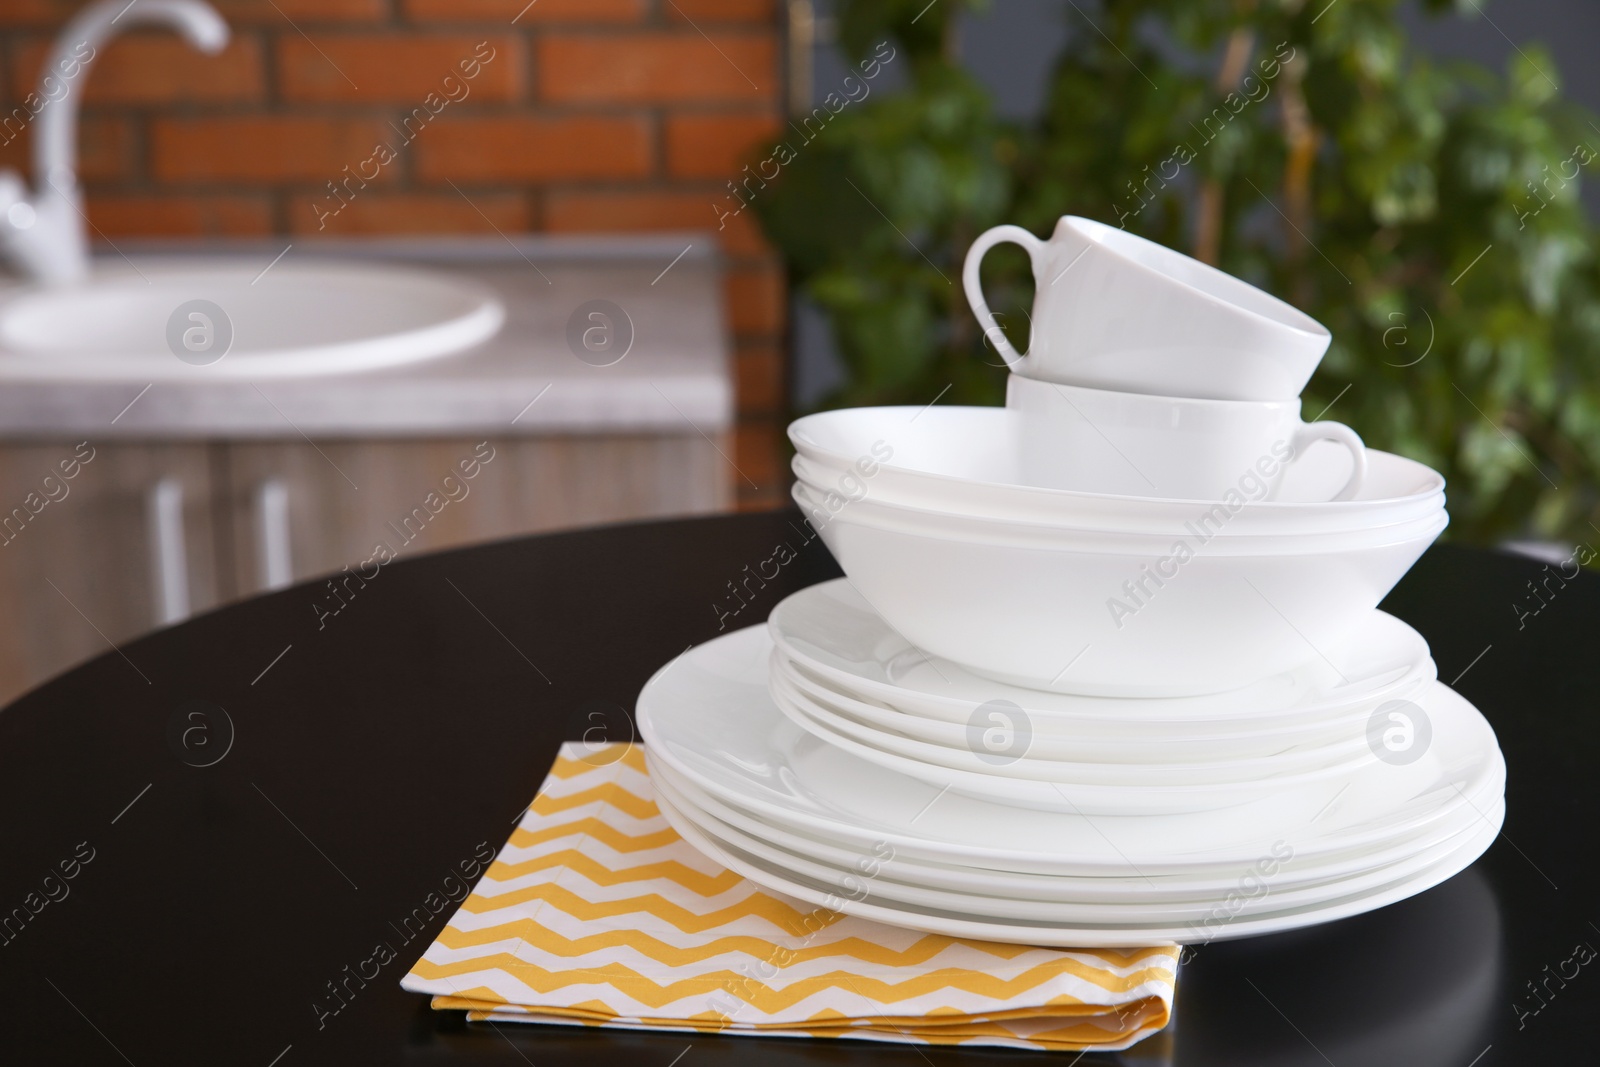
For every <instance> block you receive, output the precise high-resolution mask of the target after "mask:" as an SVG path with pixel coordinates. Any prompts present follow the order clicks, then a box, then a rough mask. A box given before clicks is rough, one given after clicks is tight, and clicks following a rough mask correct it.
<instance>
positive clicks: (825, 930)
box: [401, 743, 1178, 1051]
mask: <svg viewBox="0 0 1600 1067" xmlns="http://www.w3.org/2000/svg"><path fill="white" fill-rule="evenodd" d="M654 798H655V793H654V791H653V790H652V789H651V786H650V778H649V775H648V774H647V773H646V771H645V763H644V751H643V749H642V748H641V747H639V746H637V745H607V746H601V747H593V746H585V745H583V744H580V743H569V744H567V745H564V746H562V749H561V755H560V756H559V757H558V758H557V760H556V763H555V766H554V767H552V768H551V770H550V774H549V776H548V777H547V778H546V779H545V782H544V785H543V786H541V787H540V789H539V795H538V796H536V797H535V798H534V800H533V803H532V804H531V805H530V806H529V808H528V811H527V813H526V814H525V815H524V816H523V818H522V821H521V823H520V824H519V825H518V827H517V829H516V831H515V832H514V833H513V834H512V835H511V840H510V841H508V842H507V843H506V845H505V847H504V848H503V849H501V851H500V855H499V857H498V858H497V859H496V860H495V862H494V864H493V865H492V866H490V868H489V869H488V871H486V872H485V873H484V875H483V878H482V879H481V880H480V881H479V882H478V884H477V886H475V887H474V888H473V890H472V893H471V895H470V896H468V897H467V899H466V900H464V901H463V902H462V904H461V907H460V909H459V910H458V911H457V912H456V914H455V915H454V916H453V917H452V918H451V919H450V922H449V925H447V926H446V927H445V928H444V930H443V931H442V932H441V933H440V935H439V938H438V940H436V941H435V942H434V943H433V944H432V945H431V946H429V948H428V951H427V952H426V953H424V954H423V956H422V958H421V959H420V960H418V961H417V963H416V965H415V966H413V967H412V968H411V972H410V973H409V974H407V975H406V977H405V978H404V980H402V982H401V985H402V986H403V987H404V988H405V989H408V990H410V991H411V992H414V993H429V994H432V995H433V1006H434V1007H435V1008H440V1009H465V1010H466V1011H467V1012H468V1018H469V1019H472V1020H475V1021H482V1020H489V1021H492V1022H501V1021H506V1022H529V1023H563V1024H568V1025H571V1024H575V1023H581V1024H584V1025H589V1026H612V1027H624V1028H630V1029H650V1030H694V1031H699V1032H719V1031H720V1032H727V1033H759V1034H763V1035H782V1036H794V1037H851V1038H869V1039H875V1040H882V1041H899V1042H912V1043H926V1044H935V1045H1006V1046H1014V1047H1020V1048H1035V1049H1041V1048H1042V1049H1060V1050H1079V1049H1105V1050H1112V1049H1123V1048H1127V1047H1128V1046H1129V1045H1132V1044H1133V1043H1134V1042H1136V1041H1139V1040H1140V1039H1141V1038H1144V1037H1146V1036H1148V1035H1150V1034H1152V1033H1155V1032H1156V1031H1157V1030H1160V1029H1161V1028H1162V1027H1164V1026H1165V1025H1166V1024H1167V1020H1168V1018H1169V1013H1170V1011H1171V1007H1172V999H1173V993H1174V982H1175V978H1176V971H1177V958H1178V950H1177V946H1175V945H1172V946H1166V947H1161V948H1142V949H1128V950H1124V951H1118V950H1107V949H1095V950H1081V951H1068V950H1063V949H1043V948H1030V947H1027V946H1024V945H1011V944H1001V943H999V942H989V941H971V940H965V939H961V938H952V937H944V936H940V935H935V934H927V933H921V932H919V931H915V930H907V929H904V928H902V927H897V926H889V925H886V924H883V923H877V922H872V921H869V920H866V919H860V918H855V917H852V916H847V915H842V914H840V913H838V912H835V911H831V910H829V909H826V908H819V907H813V906H811V905H808V904H805V903H803V902H801V901H798V900H795V899H793V898H790V897H786V896H782V895H780V894H777V893H772V892H769V891H767V890H765V889H762V888H760V887H759V886H757V885H755V884H754V883H752V882H750V881H748V880H746V879H744V878H742V877H740V876H739V875H736V874H734V873H733V872H732V871H729V870H726V869H724V868H722V867H720V866H718V865H717V864H716V863H715V862H714V861H712V860H710V859H708V858H706V857H705V856H703V855H702V854H701V853H699V852H698V851H696V850H695V849H694V848H693V847H692V846H690V845H689V844H688V843H687V842H686V841H684V840H683V839H682V838H681V837H679V836H678V834H677V833H676V832H674V831H673V829H672V828H671V827H670V826H669V825H667V822H666V820H665V819H663V818H662V816H661V814H660V812H659V811H658V810H657V808H656V804H655V799H654ZM1151 1051H1154V1050H1151Z"/></svg>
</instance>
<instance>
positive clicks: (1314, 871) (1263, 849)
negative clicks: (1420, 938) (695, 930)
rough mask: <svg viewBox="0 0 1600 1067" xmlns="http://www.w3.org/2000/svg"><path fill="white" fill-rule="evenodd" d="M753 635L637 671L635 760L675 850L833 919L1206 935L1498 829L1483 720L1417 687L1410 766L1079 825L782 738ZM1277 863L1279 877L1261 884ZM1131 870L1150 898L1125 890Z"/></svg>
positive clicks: (1334, 892)
mask: <svg viewBox="0 0 1600 1067" xmlns="http://www.w3.org/2000/svg"><path fill="white" fill-rule="evenodd" d="M772 648H773V646H772V644H771V640H770V638H769V637H768V635H767V633H766V631H765V630H764V628H761V627H752V628H748V629H746V630H742V631H736V632H734V633H732V634H728V635H725V636H723V637H720V638H717V639H715V640H713V641H711V642H708V643H707V644H705V645H702V646H699V647H697V648H695V649H691V650H690V651H689V652H687V653H685V654H684V655H683V656H681V657H679V658H678V659H676V660H675V661H674V662H673V663H672V664H670V665H669V666H668V667H667V668H665V669H663V670H662V671H660V672H658V673H657V675H656V676H655V677H654V678H652V679H651V681H650V682H649V683H647V685H646V686H645V688H644V690H643V691H642V692H641V694H640V698H639V705H638V723H639V728H640V731H641V734H642V736H643V738H644V740H645V742H646V760H647V763H648V764H649V769H650V774H651V777H652V779H654V780H656V781H658V782H659V783H660V784H661V786H662V788H661V789H660V790H659V798H660V800H661V801H662V803H661V810H662V812H663V814H664V815H665V816H666V817H667V819H668V821H669V822H670V823H671V824H672V825H673V826H674V828H675V829H677V830H678V832H679V833H680V834H682V835H683V836H684V837H685V839H686V840H688V841H690V843H691V844H694V845H695V846H696V847H698V848H701V849H702V850H703V851H705V852H706V853H707V854H708V855H710V856H711V857H713V858H715V859H718V860H719V861H721V862H722V863H724V865H726V866H728V867H729V868H730V869H732V870H734V871H736V872H737V873H740V874H742V875H744V876H745V877H748V878H750V879H752V880H753V881H755V882H757V883H758V884H761V885H763V886H765V887H767V888H769V889H772V890H775V891H777V892H781V893H787V894H791V895H796V896H798V897H799V898H800V899H803V900H807V901H810V902H813V903H816V904H819V905H821V906H826V907H832V908H837V909H839V910H842V911H845V912H847V913H849V914H856V915H862V916H865V917H870V918H874V919H877V920H880V921H885V922H891V923H896V924H899V925H903V926H910V927H913V928H917V929H924V930H932V931H936V932H940V933H946V934H950V935H953V936H969V937H983V938H989V939H996V940H1007V941H1020V942H1024V943H1038V944H1061V945H1074V944H1076V945H1085V946H1087V945H1111V944H1127V945H1132V944H1143V943H1146V942H1147V941H1159V940H1173V939H1176V940H1182V941H1200V940H1216V939H1221V938H1225V937H1238V936H1247V935H1249V934H1254V933H1264V932H1268V931H1271V930H1284V929H1293V928H1296V927H1298V926H1303V925H1310V924H1313V923H1318V922H1325V921H1328V920H1329V919H1332V918H1337V917H1340V916H1342V915H1347V914H1356V913H1358V912H1360V911H1364V910H1369V909H1371V908H1374V907H1379V906H1381V905H1383V904H1385V903H1389V902H1392V901H1394V900H1399V899H1402V898H1404V897H1405V896H1409V895H1412V894H1413V893H1416V892H1420V891H1421V890H1422V889H1424V888H1427V887H1428V886H1430V885H1433V884H1436V883H1437V882H1438V881H1440V880H1442V879H1443V878H1445V877H1448V876H1449V875H1451V874H1453V873H1455V872H1456V871H1458V870H1460V869H1461V868H1462V867H1464V866H1465V865H1466V864H1467V863H1470V862H1471V860H1472V859H1474V858H1475V857H1476V856H1477V855H1478V854H1479V853H1480V852H1481V851H1482V850H1483V848H1485V847H1487V845H1488V844H1489V843H1490V842H1491V841H1492V840H1493V839H1494V836H1495V834H1496V833H1497V831H1498V826H1499V820H1500V818H1501V812H1502V804H1501V797H1502V795H1503V788H1504V763H1503V761H1502V760H1501V759H1500V757H1499V751H1498V748H1497V747H1496V746H1495V744H1494V738H1493V733H1492V731H1490V730H1489V729H1488V727H1487V724H1486V723H1484V722H1483V720H1482V718H1481V716H1479V715H1478V714H1477V713H1476V711H1474V710H1473V709H1472V707H1471V706H1470V705H1469V704H1467V703H1466V702H1465V701H1463V700H1461V698H1460V697H1458V696H1456V695H1455V694H1454V693H1452V692H1451V691H1450V690H1448V689H1446V688H1445V687H1443V686H1439V685H1437V684H1435V685H1434V686H1432V687H1431V688H1430V689H1429V690H1428V691H1427V692H1426V693H1425V694H1423V695H1421V696H1420V697H1419V698H1418V702H1417V704H1418V708H1419V710H1422V709H1425V712H1424V713H1425V714H1426V715H1427V717H1428V719H1429V721H1430V722H1431V726H1432V741H1431V744H1430V747H1429V748H1428V749H1427V751H1425V752H1424V753H1423V754H1422V756H1421V758H1419V759H1417V760H1415V761H1413V762H1411V763H1408V764H1404V765H1397V764H1390V763H1386V762H1385V763H1378V764H1374V765H1369V766H1367V767H1365V768H1363V769H1361V770H1358V771H1355V772H1353V773H1352V774H1350V775H1349V776H1347V777H1346V779H1345V780H1344V781H1343V782H1341V783H1339V784H1338V785H1337V786H1336V787H1333V786H1332V784H1331V783H1330V784H1329V785H1325V786H1322V787H1320V788H1318V787H1309V786H1308V787H1301V788H1295V789H1286V790H1284V791H1283V792H1282V793H1281V794H1279V795H1276V796H1272V797H1269V798H1266V799H1265V800H1262V801H1257V802H1253V803H1251V804H1245V805H1240V806H1238V807H1235V808H1227V809H1221V810H1218V811H1211V812H1205V813H1199V814H1192V815H1159V816H1122V817H1108V818H1105V819H1088V818H1086V817H1085V816H1081V815H1072V814H1063V813H1045V812H1032V811H1028V810H1025V809H1018V808H1012V807H1008V806H1004V805H996V804H993V803H988V802H984V801H978V800H972V799H969V798H966V797H961V796H958V795H954V794H952V793H949V792H947V791H945V792H941V791H937V790H935V789H933V788H932V787H930V786H926V785H923V784H920V783H917V782H915V781H913V780H909V779H907V778H905V777H904V776H902V775H898V774H895V773H894V772H891V771H887V770H878V771H873V770H870V769H869V768H870V765H863V764H861V762H860V761H859V760H857V759H855V758H854V757H852V756H850V755H849V754H848V753H845V752H842V751H841V750H839V749H838V748H836V747H834V746H831V745H827V744H823V743H821V742H818V741H817V740H816V739H815V738H812V737H809V736H807V735H805V734H804V733H802V732H800V731H798V730H795V729H794V728H793V727H792V726H789V725H787V724H785V723H783V722H782V720H781V714H780V713H779V712H778V710H777V709H776V707H775V706H774V705H773V704H772V703H771V701H770V699H768V698H767V694H766V691H765V673H766V672H765V666H764V661H765V660H766V658H767V657H768V656H770V654H771V652H772ZM696 812H698V814H695V813H696ZM740 845H744V846H746V847H744V848H741V847H740ZM817 845H820V846H821V847H820V848H819V847H815V846H817ZM751 846H754V847H751ZM757 853H759V854H757ZM1264 857H1272V858H1273V862H1272V863H1271V864H1270V870H1271V872H1272V873H1271V874H1270V875H1267V876H1265V877H1266V878H1267V880H1268V885H1269V887H1271V891H1270V892H1266V893H1254V892H1252V893H1251V894H1249V896H1250V898H1251V899H1250V902H1249V903H1248V905H1247V906H1246V907H1244V908H1242V909H1240V908H1236V907H1233V906H1232V905H1231V904H1228V903H1227V902H1228V901H1230V900H1233V899H1236V898H1237V895H1238V894H1237V892H1236V891H1235V892H1234V896H1233V897H1229V896H1228V891H1227V890H1226V889H1225V887H1226V886H1227V882H1226V878H1227V876H1228V875H1229V874H1230V873H1235V874H1236V875H1238V874H1239V873H1240V872H1248V871H1250V870H1252V869H1255V870H1257V871H1260V870H1262V869H1263V868H1261V867H1260V866H1258V865H1259V864H1260V863H1262V862H1264V859H1263V858H1264ZM1280 867H1281V868H1282V870H1283V872H1284V873H1285V874H1289V875H1291V876H1292V879H1293V880H1292V881H1285V882H1283V883H1280V884H1278V885H1277V886H1272V883H1271V878H1272V877H1275V876H1276V874H1277V873H1278V869H1279V868H1280ZM1103 877H1104V878H1110V879H1115V880H1117V881H1115V882H1110V883H1102V882H1101V881H1100V879H1101V878H1103ZM1261 877H1262V876H1258V877H1257V881H1258V882H1259V881H1260V878H1261ZM1138 879H1144V880H1146V884H1148V885H1149V886H1150V888H1151V889H1152V890H1153V891H1154V892H1153V893H1152V895H1151V896H1149V897H1145V896H1143V895H1142V894H1140V893H1137V892H1129V891H1128V890H1129V889H1130V887H1131V886H1132V885H1133V883H1134V881H1137V880H1138ZM1158 879H1159V881H1158ZM1238 884H1240V885H1242V884H1243V883H1238ZM1047 885H1048V888H1046V886H1047ZM1080 886H1081V888H1082V889H1083V891H1084V893H1085V894H1086V895H1085V896H1082V897H1078V896H1075V895H1074V890H1076V889H1077V888H1079V887H1080ZM1036 890H1043V892H1044V896H1042V897H1041V898H1039V900H1037V901H1036V900H1035V899H1034V898H1033V897H1031V896H1029V895H1028V894H1030V893H1033V892H1035V891H1036ZM1208 901H1209V902H1210V903H1211V904H1212V906H1211V907H1209V908H1208V907H1207V906H1206V905H1207V903H1208ZM1219 908H1221V909H1222V910H1219ZM1219 916H1220V919H1219Z"/></svg>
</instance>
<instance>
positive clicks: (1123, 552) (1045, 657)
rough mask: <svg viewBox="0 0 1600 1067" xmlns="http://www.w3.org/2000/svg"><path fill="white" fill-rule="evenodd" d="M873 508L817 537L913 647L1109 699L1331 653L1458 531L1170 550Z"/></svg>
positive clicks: (1192, 689) (1213, 683) (856, 509)
mask: <svg viewBox="0 0 1600 1067" xmlns="http://www.w3.org/2000/svg"><path fill="white" fill-rule="evenodd" d="M797 488H799V489H800V491H801V493H802V494H803V488H801V487H797ZM865 503H867V502H865V501H863V502H858V503H857V504H855V505H851V506H849V507H845V508H843V509H841V510H840V511H838V512H836V513H834V514H833V515H832V516H831V517H830V518H829V519H828V521H827V522H824V523H819V524H818V530H819V532H820V534H821V537H822V540H823V542H824V543H825V544H826V545H827V546H828V548H829V550H830V551H832V553H833V555H834V558H836V559H837V560H838V561H839V565H840V566H841V567H843V568H844V571H845V573H846V574H847V575H849V577H850V581H851V584H852V585H854V586H855V588H856V589H857V590H858V591H859V592H860V593H861V595H862V597H863V598H865V600H866V601H867V602H868V603H869V604H871V605H872V607H873V609H874V610H875V611H877V612H878V613H879V614H880V615H882V616H883V618H884V620H885V621H886V622H888V623H889V625H891V626H893V627H894V628H895V629H896V630H897V631H899V633H900V634H901V635H902V636H904V637H905V639H906V640H908V641H910V642H911V643H912V644H914V645H916V646H918V647H919V648H923V649H926V650H927V651H929V652H932V653H933V654H935V655H938V656H943V657H945V658H946V659H951V660H954V661H955V662H957V663H959V664H961V665H963V666H965V667H967V668H968V669H969V670H972V671H974V672H975V673H978V674H981V675H984V676H986V677H990V678H997V679H1000V680H1002V681H1006V682H1010V683H1013V684H1016V685H1021V686H1026V687H1030V688H1036V689H1048V690H1054V691H1057V692H1066V693H1081V694H1087V695H1099V696H1139V697H1143V696H1182V695H1188V694H1200V693H1214V692H1220V691H1222V690H1226V689H1236V688H1239V687H1241V686H1245V685H1248V684H1250V683H1252V682H1255V681H1258V680H1260V679H1263V678H1266V677H1267V676H1269V675H1272V674H1276V673H1278V672H1280V671H1284V670H1287V669H1289V668H1292V667H1294V666H1296V665H1297V664H1300V663H1304V662H1307V661H1309V660H1311V659H1313V658H1316V657H1319V656H1320V657H1325V656H1326V655H1327V653H1325V652H1323V651H1322V649H1323V648H1325V647H1331V646H1334V645H1336V644H1337V643H1338V642H1340V641H1341V640H1342V639H1344V638H1345V637H1347V636H1348V635H1349V634H1350V633H1351V632H1352V630H1353V629H1354V628H1355V627H1357V626H1358V625H1360V624H1361V623H1362V621H1363V620H1364V619H1365V618H1366V617H1367V616H1368V615H1369V614H1370V612H1371V611H1372V610H1373V609H1374V608H1375V607H1376V606H1377V604H1378V601H1380V600H1382V599H1383V597H1384V595H1385V594H1387V593H1388V592H1389V590H1390V589H1391V588H1393V586H1394V584H1395V583H1396V582H1397V581H1399V580H1400V578H1401V576H1402V575H1404V574H1405V572H1406V571H1407V570H1409V569H1410V568H1411V565H1412V564H1413V563H1415V562H1416V561H1417V557H1419V556H1420V555H1422V553H1423V551H1424V550H1425V549H1427V547H1428V546H1429V545H1430V544H1432V543H1433V542H1434V540H1435V539H1436V538H1437V537H1438V536H1439V534H1440V533H1442V532H1443V530H1444V528H1445V525H1446V524H1447V522H1448V519H1447V517H1446V516H1445V515H1444V514H1443V513H1442V512H1441V513H1437V517H1436V519H1435V520H1434V521H1432V522H1423V523H1420V524H1403V525H1401V526H1399V527H1397V533H1396V534H1395V536H1394V539H1393V540H1390V539H1387V538H1382V537H1380V538H1366V537H1364V535H1363V534H1362V533H1360V532H1357V533H1355V534H1352V535H1351V537H1352V541H1353V543H1352V544H1350V545H1348V546H1345V547H1338V546H1337V545H1336V544H1333V543H1330V537H1332V540H1333V541H1337V537H1336V536H1332V535H1322V536H1319V537H1316V538H1312V539H1307V541H1306V543H1305V546H1304V547H1303V548H1296V547H1295V540H1296V539H1294V538H1291V537H1284V538H1281V539H1279V540H1278V543H1277V544H1276V545H1275V546H1274V550H1273V551H1270V552H1265V553H1258V554H1241V555H1225V554H1222V553H1221V552H1218V551H1214V550H1213V549H1214V548H1215V547H1216V540H1217V539H1213V541H1212V543H1211V544H1196V543H1195V541H1196V539H1194V538H1192V537H1191V538H1187V539H1184V538H1180V539H1177V540H1176V541H1174V542H1172V543H1170V544H1168V545H1167V546H1166V548H1165V552H1166V554H1165V555H1161V556H1155V555H1151V554H1149V553H1142V552H1139V551H1137V550H1135V549H1131V548H1127V547H1122V546H1120V545H1115V544H1107V545H1093V546H1092V547H1073V546H1072V543H1071V541H1070V539H1067V538H1065V537H1064V536H1063V537H1062V540H1061V541H1059V542H1057V543H1054V544H1052V543H1050V542H1049V541H1048V540H1045V539H1039V540H1038V541H1037V542H1035V543H1019V542H1017V541H1015V540H1013V541H1011V542H1009V543H1008V542H1007V541H1006V540H1005V539H1004V537H1003V536H997V537H995V538H993V539H987V538H981V537H980V536H978V535H976V534H973V535H968V534H963V533H953V532H949V531H947V530H944V529H932V528H929V527H928V526H923V527H922V528H919V527H918V525H917V524H916V523H915V522H910V523H886V522H884V521H882V519H881V515H882V513H883V512H885V511H887V510H888V509H885V508H879V509H870V508H868V507H866V506H864V505H865ZM978 521H979V520H962V522H963V523H967V524H971V523H974V522H978ZM992 525H993V526H995V527H996V528H997V529H998V530H999V531H1001V532H1002V533H1004V532H1006V531H1005V524H1003V523H994V524H992ZM1056 533H1057V534H1058V535H1059V534H1060V531H1056ZM1179 543H1182V544H1184V545H1186V546H1188V551H1187V554H1185V553H1182V552H1177V551H1175V548H1176V546H1177V545H1178V544H1179Z"/></svg>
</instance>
